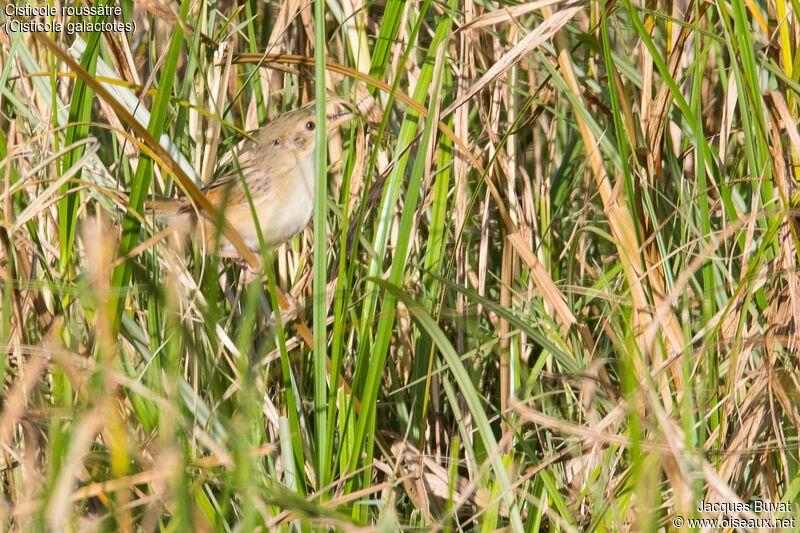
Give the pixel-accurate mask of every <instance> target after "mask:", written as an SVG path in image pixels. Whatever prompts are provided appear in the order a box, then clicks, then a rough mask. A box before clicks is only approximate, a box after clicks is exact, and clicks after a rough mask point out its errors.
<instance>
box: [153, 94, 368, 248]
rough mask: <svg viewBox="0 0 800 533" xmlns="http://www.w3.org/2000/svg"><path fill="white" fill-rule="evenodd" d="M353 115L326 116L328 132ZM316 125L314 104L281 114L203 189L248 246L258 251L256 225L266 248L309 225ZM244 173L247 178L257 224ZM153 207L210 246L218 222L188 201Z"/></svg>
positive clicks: (164, 201)
mask: <svg viewBox="0 0 800 533" xmlns="http://www.w3.org/2000/svg"><path fill="white" fill-rule="evenodd" d="M351 116H352V113H349V112H344V113H338V114H328V115H327V129H328V131H332V130H334V129H335V128H338V127H339V126H341V125H342V124H344V123H345V122H347V121H348V120H349V119H350V117H351ZM316 126H317V125H316V105H315V103H314V102H311V103H309V104H307V105H304V106H303V107H300V108H298V109H295V110H292V111H289V112H288V113H284V114H283V115H280V116H279V117H277V118H276V119H274V120H273V121H272V122H270V123H269V124H267V125H266V126H264V127H262V128H261V129H259V130H257V131H255V132H254V133H253V135H252V139H248V140H247V141H246V142H245V145H244V147H243V148H242V150H240V152H239V155H238V157H237V159H236V164H235V165H234V168H233V169H232V170H230V171H228V172H226V173H225V174H223V175H221V176H220V177H219V178H217V179H215V180H214V181H212V182H211V183H209V184H208V185H206V186H205V187H203V189H202V191H203V193H204V194H205V195H206V198H208V200H209V201H210V202H211V204H213V205H214V207H215V208H216V209H217V210H218V211H219V212H220V213H222V216H223V217H224V218H225V220H226V221H227V222H228V223H229V224H230V225H231V226H232V227H233V228H235V229H236V231H238V232H239V234H240V235H241V236H242V239H243V240H244V242H245V244H246V245H247V247H248V248H250V249H251V250H253V251H258V250H259V239H258V232H257V230H256V228H257V226H256V224H258V227H260V228H261V234H262V235H263V237H264V241H265V244H266V245H267V246H270V247H273V246H278V245H280V244H282V243H284V242H286V241H288V240H289V239H291V238H292V237H293V236H295V235H296V234H298V233H299V232H301V231H302V230H303V229H304V228H305V227H306V226H307V225H308V222H309V220H310V219H311V215H312V214H313V212H314V191H315V189H316V188H315V186H314V180H315V178H316V169H315V166H316V165H315V159H316V157H315V151H316V142H315V135H316V133H315V130H316ZM240 173H241V175H240ZM242 176H243V177H244V180H245V181H246V182H247V189H249V192H250V198H251V199H252V201H253V207H254V208H255V212H256V215H257V216H256V218H257V222H256V219H254V217H253V215H252V211H251V209H250V202H249V201H248V199H247V192H246V191H245V187H244V185H243V184H242ZM153 208H154V210H155V212H156V215H157V216H158V217H159V218H163V219H165V220H166V221H167V223H168V224H170V225H173V224H174V225H175V226H176V227H177V232H178V233H179V234H190V233H191V234H194V236H195V238H197V239H199V240H200V241H201V242H204V243H205V245H206V248H207V249H208V250H213V249H214V246H215V244H216V242H217V237H218V236H217V231H218V227H219V224H218V221H216V220H213V219H212V218H211V217H210V216H208V215H207V214H204V213H202V212H199V213H198V211H197V210H196V209H195V207H194V206H193V204H192V203H191V201H190V200H189V199H175V200H172V199H160V200H157V201H156V202H155V204H154V205H153ZM219 239H220V241H219V242H220V245H219V252H220V253H221V254H224V255H232V254H235V252H236V250H235V249H234V247H233V245H232V244H231V243H230V241H228V239H226V238H225V237H224V236H223V235H219Z"/></svg>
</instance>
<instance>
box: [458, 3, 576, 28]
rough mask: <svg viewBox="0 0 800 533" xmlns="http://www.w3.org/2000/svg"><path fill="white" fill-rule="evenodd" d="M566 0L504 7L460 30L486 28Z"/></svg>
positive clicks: (484, 15)
mask: <svg viewBox="0 0 800 533" xmlns="http://www.w3.org/2000/svg"><path fill="white" fill-rule="evenodd" d="M564 1H565V0H537V1H536V2H528V3H526V4H518V5H514V6H508V7H503V8H501V9H498V10H497V11H492V12H490V13H485V14H483V15H481V16H479V17H476V18H474V19H472V20H471V21H469V22H467V23H466V24H464V25H463V26H461V27H460V28H458V31H467V30H477V29H478V28H485V27H486V26H494V25H495V24H502V23H504V22H510V21H513V20H514V19H515V18H517V17H521V16H522V15H526V14H528V13H530V12H531V11H536V10H537V9H541V8H543V7H545V6H551V5H553V4H558V3H561V2H564Z"/></svg>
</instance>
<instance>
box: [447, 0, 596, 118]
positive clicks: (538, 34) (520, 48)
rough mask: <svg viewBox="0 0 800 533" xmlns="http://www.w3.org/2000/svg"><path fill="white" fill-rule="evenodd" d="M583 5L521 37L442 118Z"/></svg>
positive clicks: (575, 5)
mask: <svg viewBox="0 0 800 533" xmlns="http://www.w3.org/2000/svg"><path fill="white" fill-rule="evenodd" d="M583 5H584V3H583V1H578V2H573V3H571V4H569V5H568V6H566V7H565V8H564V9H562V10H561V11H559V12H558V13H555V14H554V15H552V16H549V17H547V19H545V21H544V22H542V23H541V24H539V26H537V27H536V29H535V30H533V31H532V32H530V33H529V34H528V35H526V36H525V37H523V38H522V40H520V41H519V42H518V43H517V44H515V45H514V46H513V47H512V48H511V50H509V51H508V52H506V53H505V54H504V55H503V57H501V58H500V59H499V60H498V61H496V62H495V63H494V64H493V65H492V66H491V67H490V68H489V70H487V71H486V72H485V73H484V74H483V76H481V77H480V78H479V79H478V81H476V82H475V83H474V84H472V86H471V87H470V88H469V90H468V91H467V92H466V93H464V94H462V95H461V96H460V97H459V98H458V99H457V100H456V101H455V102H453V103H452V104H450V105H449V106H447V108H446V109H445V110H444V111H442V116H447V115H449V114H450V113H452V112H453V111H455V110H456V109H458V108H459V107H461V106H462V105H464V103H465V102H467V100H469V99H470V98H472V97H473V96H475V95H476V94H478V92H479V91H480V90H481V89H483V88H484V87H486V86H487V85H488V84H489V83H491V82H493V81H495V80H496V79H497V78H499V77H500V76H502V75H503V73H505V72H506V71H507V70H508V69H509V68H511V67H512V66H513V65H515V64H516V63H517V62H518V61H519V60H520V59H522V58H523V57H525V55H527V54H529V53H530V52H532V51H533V50H535V49H536V48H537V47H539V45H541V44H542V43H543V42H545V41H546V40H547V39H549V38H551V37H552V36H553V35H555V34H556V33H557V32H558V30H560V29H561V28H563V27H564V26H565V25H566V24H567V22H569V21H570V20H572V17H574V16H575V15H576V14H577V13H578V11H580V10H581V8H582V7H583Z"/></svg>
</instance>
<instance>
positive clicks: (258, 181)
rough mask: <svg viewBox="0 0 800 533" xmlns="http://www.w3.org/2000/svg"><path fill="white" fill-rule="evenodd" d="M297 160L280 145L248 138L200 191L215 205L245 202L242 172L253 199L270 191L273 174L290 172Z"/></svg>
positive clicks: (261, 196) (257, 198)
mask: <svg viewBox="0 0 800 533" xmlns="http://www.w3.org/2000/svg"><path fill="white" fill-rule="evenodd" d="M296 164H297V163H296V161H295V159H294V156H293V154H291V153H290V152H289V151H288V150H284V149H281V147H280V146H277V145H276V146H264V145H263V144H261V143H257V142H254V141H248V142H247V143H246V144H245V146H244V147H243V149H242V150H241V152H240V153H239V156H238V157H237V158H235V160H234V162H233V166H232V167H231V168H229V169H228V170H227V171H225V172H224V173H223V174H222V175H221V176H220V177H219V178H217V179H215V180H214V181H212V182H211V183H209V184H208V185H206V186H205V187H203V192H204V193H205V195H206V197H207V198H208V200H209V201H210V202H211V203H212V204H214V205H215V206H216V207H218V208H219V207H222V206H223V205H226V206H228V207H233V206H237V205H242V204H247V203H248V202H247V192H246V191H245V188H244V186H243V185H242V176H244V178H245V180H247V187H248V189H249V190H250V196H251V198H252V199H253V202H254V203H256V202H258V200H259V199H260V198H263V197H265V196H267V195H269V194H271V193H272V191H271V189H272V188H274V181H275V180H274V179H273V178H274V177H275V176H281V175H284V174H286V173H287V172H290V171H291V170H292V168H293V167H295V166H296Z"/></svg>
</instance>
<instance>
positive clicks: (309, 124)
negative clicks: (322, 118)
mask: <svg viewBox="0 0 800 533" xmlns="http://www.w3.org/2000/svg"><path fill="white" fill-rule="evenodd" d="M316 126H317V125H316V124H314V121H313V120H309V121H308V122H306V129H307V130H308V131H314V128H315V127H316Z"/></svg>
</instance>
